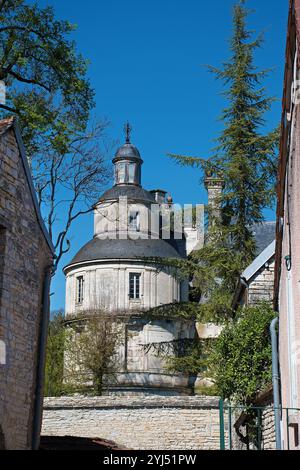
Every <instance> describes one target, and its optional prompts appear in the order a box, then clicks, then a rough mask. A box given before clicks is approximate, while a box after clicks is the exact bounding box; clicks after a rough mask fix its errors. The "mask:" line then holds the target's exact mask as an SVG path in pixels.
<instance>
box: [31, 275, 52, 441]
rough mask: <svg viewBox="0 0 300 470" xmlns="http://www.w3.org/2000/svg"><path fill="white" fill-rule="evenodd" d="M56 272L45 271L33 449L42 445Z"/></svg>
mask: <svg viewBox="0 0 300 470" xmlns="http://www.w3.org/2000/svg"><path fill="white" fill-rule="evenodd" d="M53 274H54V269H53V266H51V267H48V268H47V269H46V272H45V277H44V283H43V298H42V306H43V307H42V323H41V332H40V341H39V346H38V366H37V382H36V389H35V403H34V415H33V429H32V443H31V448H32V450H38V448H39V445H40V431H41V419H42V407H43V384H44V373H45V372H44V370H45V360H46V345H47V335H48V325H49V315H50V313H49V310H50V283H51V278H52V275H53Z"/></svg>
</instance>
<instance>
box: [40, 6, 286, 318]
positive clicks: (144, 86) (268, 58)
mask: <svg viewBox="0 0 300 470" xmlns="http://www.w3.org/2000/svg"><path fill="white" fill-rule="evenodd" d="M38 3H39V5H41V6H45V5H52V6H54V8H55V11H56V14H57V17H59V18H63V19H68V20H69V21H70V22H72V23H76V24H77V26H78V29H77V31H76V33H75V34H74V39H75V40H76V42H77V45H78V49H79V51H80V52H81V53H82V54H83V55H84V56H85V57H87V58H89V59H90V62H91V64H90V67H89V78H90V80H91V83H92V86H93V87H94V88H95V91H96V102H97V106H96V109H95V112H94V114H95V116H97V117H99V118H101V117H107V118H108V119H109V120H110V121H111V127H110V129H109V134H110V135H111V137H112V138H113V139H118V140H120V141H121V142H122V141H123V131H122V129H123V125H124V122H125V121H127V120H129V121H130V122H131V124H132V126H133V129H134V132H133V135H132V141H133V143H134V144H135V145H137V147H138V148H139V150H140V152H141V155H142V157H143V159H144V165H143V173H142V181H143V186H144V187H145V188H146V189H153V188H156V187H159V188H162V189H165V190H167V191H169V192H170V193H171V194H172V196H173V199H174V201H176V202H178V203H181V204H183V203H193V204H195V203H206V200H207V199H206V192H205V190H204V189H203V188H202V187H201V186H200V185H199V179H200V175H199V174H198V172H197V171H196V170H193V169H186V168H180V167H178V166H176V165H175V164H174V162H172V161H171V160H170V159H168V157H167V156H166V154H167V153H169V152H173V153H180V154H186V155H197V156H201V157H204V158H205V157H207V156H209V154H210V151H211V149H212V147H213V146H214V142H213V139H214V138H215V137H217V136H218V132H219V131H220V129H221V123H220V122H218V117H219V115H220V112H221V109H222V108H223V107H224V104H225V103H224V98H223V97H222V96H221V95H220V92H221V91H222V88H221V86H220V83H218V82H217V81H216V80H215V78H214V77H213V75H211V74H210V73H208V72H207V69H206V68H205V64H211V65H216V66H218V65H220V64H221V63H222V62H223V61H225V60H226V59H227V58H228V42H227V40H228V39H229V38H230V34H231V28H232V18H231V16H232V15H231V13H232V6H233V4H234V1H233V0H214V1H210V2H206V1H203V0H201V1H200V0H142V1H141V0H126V1H125V0H100V1H99V0H85V1H84V2H81V1H74V0H64V1H63V2H62V1H61V0H60V1H59V0H46V1H45V0H40V1H39V2H38ZM248 6H249V8H251V9H252V8H253V9H254V10H256V12H254V13H253V14H252V15H251V16H250V19H249V20H250V21H249V27H250V29H255V30H256V31H259V32H261V31H265V44H264V47H263V49H262V50H260V51H258V53H257V56H256V63H257V65H258V66H259V67H262V68H274V71H273V72H272V74H271V75H270V77H269V78H268V79H267V80H266V83H265V84H266V87H267V89H268V91H269V93H270V94H271V95H274V96H276V97H278V102H277V103H276V104H275V105H274V106H273V109H272V111H271V112H270V113H269V114H268V115H267V127H268V128H272V127H274V126H276V125H277V124H278V122H279V120H280V113H281V111H280V110H281V103H280V99H281V96H282V85H283V68H284V49H285V38H286V26H287V13H288V0H249V1H248ZM102 191H103V188H99V196H100V194H101V192H102ZM266 216H267V218H269V219H272V218H273V214H272V213H271V212H268V213H267V215H266ZM92 236H93V218H92V215H88V216H86V217H85V218H84V219H81V220H80V221H79V222H78V223H76V224H75V225H74V226H73V228H72V230H71V233H70V236H69V238H70V240H71V244H72V247H71V251H70V252H69V253H68V254H67V255H65V257H64V258H63V262H62V265H61V266H60V268H59V271H58V273H57V275H56V277H55V279H54V282H53V284H52V291H53V295H52V305H51V308H52V310H55V309H58V308H61V307H63V306H64V295H65V294H64V291H65V286H64V275H63V274H62V272H61V268H62V267H63V265H65V264H67V263H68V262H69V261H70V259H71V258H72V257H73V256H74V255H75V253H76V251H77V250H78V249H79V248H80V247H81V246H82V245H83V244H84V243H86V242H87V241H88V240H89V239H91V238H92Z"/></svg>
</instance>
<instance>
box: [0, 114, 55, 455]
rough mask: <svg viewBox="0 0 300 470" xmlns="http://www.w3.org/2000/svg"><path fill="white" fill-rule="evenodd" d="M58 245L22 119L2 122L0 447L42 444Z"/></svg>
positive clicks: (0, 153)
mask: <svg viewBox="0 0 300 470" xmlns="http://www.w3.org/2000/svg"><path fill="white" fill-rule="evenodd" d="M52 259H53V248H52V244H51V241H50V239H49V236H48V233H47V231H46V229H45V226H44V223H43V221H42V218H41V215H40V212H39V208H38V204H37V200H36V195H35V192H34V189H33V184H32V179H31V176H30V171H29V168H28V164H27V160H26V156H25V152H24V147H23V144H22V140H21V136H20V132H19V129H18V125H17V123H16V122H15V121H14V120H13V119H5V120H2V121H0V449H31V448H36V447H37V446H38V440H39V433H40V426H41V413H42V397H43V395H42V394H43V368H44V359H45V357H44V351H45V347H44V346H45V339H46V333H45V332H47V322H48V316H49V309H48V306H49V284H50V276H51V267H52Z"/></svg>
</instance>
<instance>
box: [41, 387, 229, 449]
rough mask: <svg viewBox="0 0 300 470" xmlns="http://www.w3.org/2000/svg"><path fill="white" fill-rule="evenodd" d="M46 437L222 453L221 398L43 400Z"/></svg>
mask: <svg viewBox="0 0 300 470" xmlns="http://www.w3.org/2000/svg"><path fill="white" fill-rule="evenodd" d="M42 434H43V435H47V436H51V435H52V436H64V435H69V436H80V437H101V438H104V439H108V440H112V441H115V442H116V443H117V444H119V445H122V446H125V447H127V448H130V449H145V450H150V449H159V450H173V449H180V450H181V449H191V450H198V449H199V450H203V449H205V450H218V449H219V448H220V437H219V399H218V398H216V397H157V396H142V397H118V396H109V397H59V398H45V402H44V416H43V427H42Z"/></svg>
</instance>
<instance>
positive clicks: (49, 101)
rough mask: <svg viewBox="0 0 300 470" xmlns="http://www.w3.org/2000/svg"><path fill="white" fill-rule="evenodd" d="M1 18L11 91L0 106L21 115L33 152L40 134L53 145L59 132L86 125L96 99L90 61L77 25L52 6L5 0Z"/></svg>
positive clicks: (1, 68)
mask: <svg viewBox="0 0 300 470" xmlns="http://www.w3.org/2000/svg"><path fill="white" fill-rule="evenodd" d="M0 22H1V27H0V80H4V81H5V83H6V86H7V91H8V96H7V103H6V105H1V106H0V108H2V110H3V111H8V112H10V113H11V112H13V113H16V114H17V115H18V116H19V118H20V124H21V126H22V128H23V136H24V139H25V142H26V145H27V150H28V152H29V155H30V156H32V155H33V154H34V153H35V152H37V151H38V150H39V149H40V146H41V137H40V135H43V136H44V137H45V136H46V135H47V136H48V137H49V138H50V137H53V140H54V141H56V142H53V145H55V143H57V133H58V134H60V136H61V137H62V136H64V139H68V137H69V134H70V133H71V132H72V131H73V130H74V129H76V130H79V129H84V128H85V125H86V122H87V119H88V116H89V110H90V109H91V107H92V106H93V104H94V103H93V94H94V93H93V91H92V89H91V87H90V84H89V82H88V80H87V79H86V71H87V61H86V60H85V59H84V58H83V57H82V56H81V55H79V54H78V53H77V52H76V47H75V43H74V41H72V40H71V34H72V33H73V31H74V30H75V26H74V25H72V24H70V23H69V22H68V21H62V20H56V19H55V16H54V11H53V8H52V7H46V8H40V7H39V6H38V5H37V4H36V3H35V4H31V5H30V4H27V3H26V2H25V1H24V0H2V1H1V2H0ZM66 128H68V129H67V130H66ZM63 145H65V142H63Z"/></svg>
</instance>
